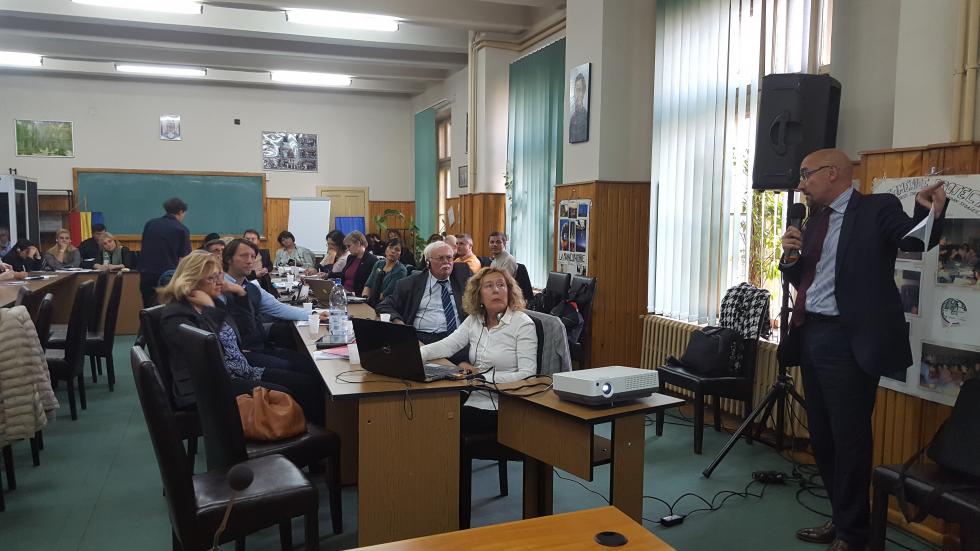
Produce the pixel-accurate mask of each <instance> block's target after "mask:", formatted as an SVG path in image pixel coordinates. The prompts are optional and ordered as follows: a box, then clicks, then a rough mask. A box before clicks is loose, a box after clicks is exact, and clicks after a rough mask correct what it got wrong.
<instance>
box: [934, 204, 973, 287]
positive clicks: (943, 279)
mask: <svg viewBox="0 0 980 551" xmlns="http://www.w3.org/2000/svg"><path fill="white" fill-rule="evenodd" d="M978 247H980V219H965V218H952V219H948V220H946V224H945V226H944V228H943V237H942V239H941V240H940V241H939V270H938V271H937V272H936V283H938V284H940V285H955V286H956V287H965V288H972V289H977V290H980V284H978V283H980V278H978V277H977V273H978V271H980V266H978V265H977V256H978V255H977V248H978Z"/></svg>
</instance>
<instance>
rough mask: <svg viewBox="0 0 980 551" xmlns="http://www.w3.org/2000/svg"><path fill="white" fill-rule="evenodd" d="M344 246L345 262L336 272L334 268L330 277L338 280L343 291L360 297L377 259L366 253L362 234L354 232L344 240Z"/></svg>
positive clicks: (365, 240) (365, 242)
mask: <svg viewBox="0 0 980 551" xmlns="http://www.w3.org/2000/svg"><path fill="white" fill-rule="evenodd" d="M344 245H347V251H348V252H349V253H350V254H349V255H348V256H347V262H346V263H345V265H344V267H343V269H341V270H338V269H337V268H336V267H334V268H333V269H332V270H331V271H330V277H333V278H340V281H341V283H342V284H343V286H344V289H347V291H349V292H351V293H354V295H355V296H361V293H363V292H364V284H365V283H367V280H368V277H369V276H370V275H371V270H372V269H374V265H375V263H377V262H378V257H376V256H374V255H373V254H371V253H369V252H367V239H366V238H365V237H364V234H363V233H361V232H359V231H357V230H354V231H352V232H350V233H349V234H347V237H345V238H344Z"/></svg>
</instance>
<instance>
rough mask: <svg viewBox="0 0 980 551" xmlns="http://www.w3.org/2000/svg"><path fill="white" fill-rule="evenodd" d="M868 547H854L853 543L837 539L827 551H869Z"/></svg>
mask: <svg viewBox="0 0 980 551" xmlns="http://www.w3.org/2000/svg"><path fill="white" fill-rule="evenodd" d="M867 549H868V546H867V545H854V544H853V543H847V542H846V541H844V540H839V539H835V540H834V541H833V542H832V543H831V544H830V546H829V547H827V551H867Z"/></svg>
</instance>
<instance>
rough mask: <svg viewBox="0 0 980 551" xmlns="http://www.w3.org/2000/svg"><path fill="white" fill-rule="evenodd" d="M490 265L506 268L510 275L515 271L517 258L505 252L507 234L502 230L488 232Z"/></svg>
mask: <svg viewBox="0 0 980 551" xmlns="http://www.w3.org/2000/svg"><path fill="white" fill-rule="evenodd" d="M488 244H489V246H490V258H491V262H490V265H491V266H493V267H494V268H501V269H503V270H506V271H507V273H509V274H510V275H514V274H516V273H517V259H515V258H514V256H513V255H511V254H510V253H509V252H507V234H506V233H504V232H502V231H495V232H490V239H489V240H488Z"/></svg>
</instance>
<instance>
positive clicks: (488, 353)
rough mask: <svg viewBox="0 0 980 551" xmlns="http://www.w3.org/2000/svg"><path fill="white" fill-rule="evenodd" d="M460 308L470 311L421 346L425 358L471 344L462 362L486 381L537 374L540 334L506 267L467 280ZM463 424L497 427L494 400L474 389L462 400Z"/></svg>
mask: <svg viewBox="0 0 980 551" xmlns="http://www.w3.org/2000/svg"><path fill="white" fill-rule="evenodd" d="M463 309H464V310H465V311H466V313H467V314H469V317H467V318H466V319H465V320H464V321H463V323H462V325H460V326H459V327H458V328H457V329H456V330H455V331H453V332H452V333H451V334H450V335H449V336H447V337H446V338H444V339H442V340H439V341H437V342H434V343H431V344H427V345H425V346H423V347H422V359H423V361H428V360H433V359H437V358H449V357H451V356H453V355H454V354H456V353H458V352H459V351H460V350H463V349H464V348H466V347H467V346H469V354H468V357H467V361H466V362H463V363H460V366H461V367H463V368H464V369H466V370H467V371H468V372H470V373H476V374H479V376H480V377H481V378H483V379H485V380H486V381H487V382H489V383H509V382H513V381H520V380H521V379H526V378H528V377H533V376H534V375H536V374H537V370H538V366H537V350H538V336H537V333H536V332H535V330H534V322H533V321H531V318H530V316H528V315H527V314H525V313H524V297H523V295H522V294H521V290H520V289H519V288H518V287H517V282H516V281H514V278H513V277H511V275H510V274H509V273H507V272H506V271H505V270H501V269H499V268H492V267H491V268H483V269H481V270H480V271H478V272H477V273H476V274H475V275H474V276H473V277H471V278H470V280H469V281H468V282H467V283H466V291H465V292H464V293H463ZM461 429H462V430H463V432H466V433H487V432H496V430H497V404H496V401H495V398H493V397H491V395H490V393H489V392H487V391H484V390H475V391H473V392H471V393H470V396H469V398H467V400H466V402H465V403H464V405H463V411H462V417H461Z"/></svg>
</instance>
